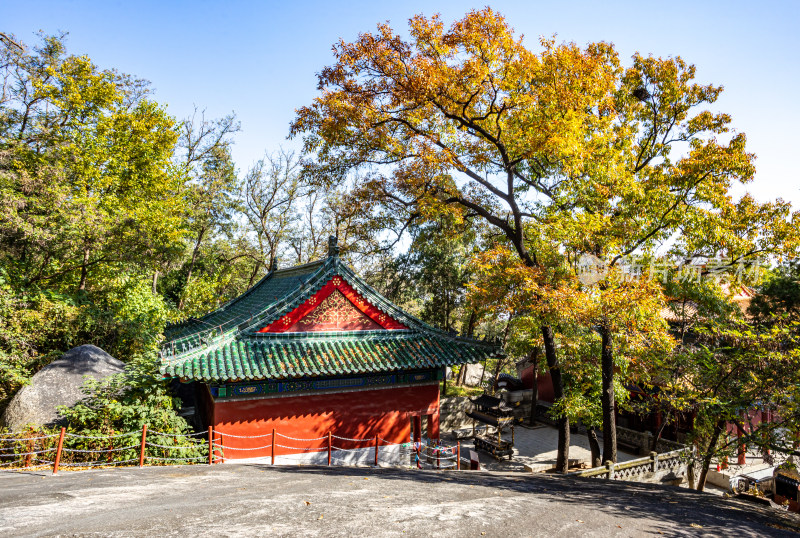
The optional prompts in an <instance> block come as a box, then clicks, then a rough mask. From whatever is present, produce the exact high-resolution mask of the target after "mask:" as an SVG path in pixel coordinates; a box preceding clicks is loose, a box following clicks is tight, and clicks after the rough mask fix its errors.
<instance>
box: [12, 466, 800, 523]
mask: <svg viewBox="0 0 800 538" xmlns="http://www.w3.org/2000/svg"><path fill="white" fill-rule="evenodd" d="M776 518H782V519H776ZM786 525H796V527H795V528H800V520H798V519H794V518H792V517H791V516H786V515H785V514H782V513H780V512H778V511H773V510H767V509H764V510H761V509H758V508H754V507H753V506H752V505H750V504H745V503H744V502H741V501H731V500H723V499H720V498H719V497H715V496H713V495H709V494H700V493H695V492H689V491H687V490H680V489H678V488H671V487H664V488H662V487H660V486H654V485H647V484H633V483H622V482H614V483H609V482H606V481H604V480H588V479H584V480H575V479H566V478H560V477H555V476H546V475H530V474H496V473H489V472H460V473H456V472H436V471H405V470H394V469H381V470H372V469H359V468H335V467H334V468H325V467H294V468H291V467H278V468H270V467H265V466H255V465H218V466H215V467H206V466H193V467H160V468H158V467H151V468H144V469H138V468H131V469H114V470H97V471H86V472H71V473H69V472H62V473H60V474H59V475H58V476H50V475H48V474H47V473H34V472H31V473H13V472H4V473H0V533H2V534H3V535H5V536H52V535H81V536H91V535H96V536H108V535H115V536H134V535H135V536H142V535H144V536H185V535H214V536H237V537H238V536H248V535H266V534H277V535H283V536H289V535H291V536H373V537H375V536H403V535H405V536H431V535H439V536H478V537H480V536H487V537H490V536H502V537H508V536H604V537H605V536H644V535H666V536H734V535H735V536H771V535H774V536H784V535H785V536H797V534H794V533H792V532H790V531H789V530H781V527H782V526H783V529H787V527H786Z"/></svg>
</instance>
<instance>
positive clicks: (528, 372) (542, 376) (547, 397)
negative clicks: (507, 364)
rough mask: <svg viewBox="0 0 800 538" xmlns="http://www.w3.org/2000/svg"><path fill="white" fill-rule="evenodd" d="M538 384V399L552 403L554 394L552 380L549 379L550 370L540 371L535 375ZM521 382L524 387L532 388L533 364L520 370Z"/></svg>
mask: <svg viewBox="0 0 800 538" xmlns="http://www.w3.org/2000/svg"><path fill="white" fill-rule="evenodd" d="M537 380H538V383H537V385H538V386H539V399H540V400H542V401H544V402H550V403H553V400H554V399H555V395H554V393H553V380H552V379H550V372H547V373H541V372H539V375H538V377H537ZM522 383H523V384H524V385H525V388H526V389H532V388H533V366H528V367H527V368H525V369H524V370H523V371H522Z"/></svg>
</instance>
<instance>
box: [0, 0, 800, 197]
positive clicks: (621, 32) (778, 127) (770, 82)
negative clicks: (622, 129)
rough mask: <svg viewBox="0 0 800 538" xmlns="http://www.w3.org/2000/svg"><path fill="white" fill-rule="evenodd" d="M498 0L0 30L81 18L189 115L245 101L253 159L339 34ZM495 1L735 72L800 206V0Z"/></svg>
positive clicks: (553, 22) (62, 7)
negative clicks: (799, 158) (798, 158)
mask: <svg viewBox="0 0 800 538" xmlns="http://www.w3.org/2000/svg"><path fill="white" fill-rule="evenodd" d="M485 4H486V2H478V3H473V4H468V3H466V2H463V1H462V2H442V1H438V2H419V1H406V2H391V3H389V2H386V3H380V2H360V1H357V2H348V3H334V2H301V1H295V2H286V1H283V2H242V1H227V2H219V1H217V2H207V1H194V2H182V1H180V2H179V1H168V0H163V1H161V2H152V1H136V2H121V1H114V0H107V1H103V2H78V1H69V0H62V1H57V2H56V1H51V2H41V1H36V0H28V1H25V2H22V1H12V0H3V1H0V31H5V32H11V33H13V34H15V35H16V36H17V37H18V38H20V39H22V40H23V41H25V42H27V43H29V44H32V43H34V42H35V41H36V32H37V31H38V30H43V31H44V32H46V33H55V32H58V31H67V32H69V38H68V47H69V50H70V52H72V53H78V54H88V55H89V56H90V57H91V58H92V60H94V61H95V63H97V64H99V65H100V66H101V67H115V68H117V69H119V70H120V71H124V72H127V73H130V74H133V75H136V76H138V77H141V78H145V79H148V80H150V81H151V82H152V84H153V87H154V88H155V90H156V94H155V99H156V100H157V101H159V102H161V103H163V104H166V105H168V110H169V112H170V113H171V114H173V115H175V116H177V117H179V118H180V117H185V116H186V115H188V114H190V113H191V111H192V109H193V106H194V105H197V106H198V107H200V108H205V109H206V111H207V115H209V116H212V117H215V116H222V115H224V114H226V113H229V112H231V111H234V112H236V114H237V115H238V117H239V119H240V120H241V123H242V132H241V133H239V134H238V135H237V137H236V145H235V148H234V157H235V159H236V161H237V164H238V166H239V167H240V168H241V169H245V168H247V167H248V166H249V165H250V164H251V163H252V162H253V161H255V160H256V159H258V158H259V157H260V156H261V155H262V154H263V153H264V152H265V151H274V150H276V149H277V148H278V147H279V146H280V145H283V146H284V147H286V148H290V149H291V148H295V147H297V146H298V143H297V141H287V140H286V135H287V134H288V125H289V122H290V121H291V120H292V118H293V117H294V110H295V109H296V108H298V107H300V106H303V105H305V104H308V103H310V102H311V100H312V99H313V97H314V96H315V95H316V76H315V74H316V73H317V72H318V71H319V70H320V69H322V68H323V67H324V66H325V65H328V64H330V63H331V60H332V55H331V45H332V44H333V43H335V42H336V41H338V39H339V38H343V39H346V40H352V39H354V38H355V37H356V36H357V35H358V33H359V32H364V31H372V30H373V29H374V28H375V25H376V24H377V23H378V22H381V21H390V22H391V24H392V26H393V27H395V29H398V30H399V29H403V28H405V27H406V22H407V20H408V18H409V17H411V16H412V15H414V14H415V13H424V14H426V15H431V14H433V13H436V12H438V13H441V14H442V16H443V18H444V20H445V21H446V22H447V23H450V22H451V21H453V20H455V19H457V18H460V17H461V16H463V14H464V13H465V11H467V10H468V9H470V8H471V7H475V8H480V7H482V6H484V5H485ZM490 5H491V6H492V7H493V8H494V9H496V10H498V11H500V12H501V13H503V14H504V15H505V16H506V17H507V19H508V20H509V22H510V23H511V25H512V26H513V27H514V28H515V29H516V30H517V32H519V33H523V34H525V36H526V39H527V40H528V42H529V43H530V44H531V46H534V45H535V43H536V40H537V38H538V36H540V35H548V36H549V35H552V34H557V39H558V40H559V41H574V42H576V43H578V44H585V43H587V42H591V41H600V40H603V41H610V42H613V43H614V44H615V45H616V46H617V49H618V51H619V52H620V54H621V56H622V57H623V59H626V60H627V59H628V58H630V56H631V54H633V52H635V51H640V52H642V53H644V54H649V53H652V54H653V55H656V56H677V55H679V56H682V57H683V58H684V59H685V60H687V61H688V62H691V63H694V64H696V65H697V68H698V69H697V75H698V77H697V78H698V80H699V81H701V82H704V83H714V84H722V85H724V86H725V92H724V93H723V95H722V97H721V98H720V99H719V101H718V102H717V103H716V104H715V109H716V110H720V111H725V112H728V113H730V114H731V115H732V116H733V124H734V126H735V128H736V129H737V130H739V131H743V132H745V133H747V136H748V147H749V149H750V151H753V152H755V153H756V154H757V156H758V159H757V161H756V166H757V169H758V172H757V176H756V180H755V181H754V182H753V183H752V184H750V185H749V186H748V187H747V189H748V190H750V191H751V192H753V193H754V194H755V195H756V196H757V198H759V199H761V200H766V199H770V198H775V197H778V196H780V197H783V198H784V199H788V200H791V201H792V202H793V203H794V206H795V208H797V209H800V175H799V174H798V172H797V167H796V166H795V163H794V161H795V159H794V157H795V153H796V152H797V151H798V147H800V135H799V134H798V126H800V103H798V100H797V98H796V96H797V95H798V88H800V59H798V54H799V53H800V32H798V30H797V28H798V26H800V1H790V0H786V1H782V2H781V1H763V2H760V3H757V2H752V1H749V2H744V1H731V0H729V1H725V2H721V1H699V0H695V1H694V2H685V1H671V2H659V3H651V2H642V1H638V2H631V1H611V0H606V1H574V2H568V1H563V2H554V1H552V0H551V1H550V2H541V1H538V0H529V1H527V2H513V1H501V2H491V3H490Z"/></svg>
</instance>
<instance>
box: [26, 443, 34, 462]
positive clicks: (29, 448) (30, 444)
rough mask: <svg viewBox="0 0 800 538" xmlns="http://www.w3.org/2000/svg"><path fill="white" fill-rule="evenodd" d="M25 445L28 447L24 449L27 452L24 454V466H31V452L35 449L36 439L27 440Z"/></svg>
mask: <svg viewBox="0 0 800 538" xmlns="http://www.w3.org/2000/svg"><path fill="white" fill-rule="evenodd" d="M27 447H28V449H27V450H26V451H25V452H27V454H25V467H30V466H31V452H35V451H36V441H28V443H27Z"/></svg>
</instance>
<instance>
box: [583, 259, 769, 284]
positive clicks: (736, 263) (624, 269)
mask: <svg viewBox="0 0 800 538" xmlns="http://www.w3.org/2000/svg"><path fill="white" fill-rule="evenodd" d="M767 267H768V265H767V263H766V260H764V259H761V258H754V259H749V260H741V259H731V258H724V257H717V258H706V259H704V261H702V262H699V261H697V260H693V261H689V262H685V261H675V260H665V259H658V258H656V259H649V260H645V259H641V258H636V257H634V256H625V257H621V258H619V259H618V260H617V261H616V263H615V264H614V268H611V267H609V264H608V263H607V262H605V261H603V260H601V259H600V258H598V257H597V256H592V255H590V254H584V255H583V256H581V257H580V259H579V260H578V265H577V272H578V278H579V279H580V281H581V282H583V283H584V284H586V285H592V284H596V283H597V282H600V281H601V280H603V279H606V278H611V279H614V280H618V281H623V282H630V281H632V280H638V279H641V278H646V279H649V280H654V279H655V280H660V281H661V282H664V283H666V282H667V280H668V278H669V277H670V275H672V276H673V277H674V278H675V279H677V280H680V281H681V282H690V283H691V282H700V281H701V280H702V279H711V280H714V281H716V282H718V283H719V282H726V283H731V284H745V285H755V284H756V282H757V280H758V278H759V275H760V274H761V271H762V269H765V268H767Z"/></svg>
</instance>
